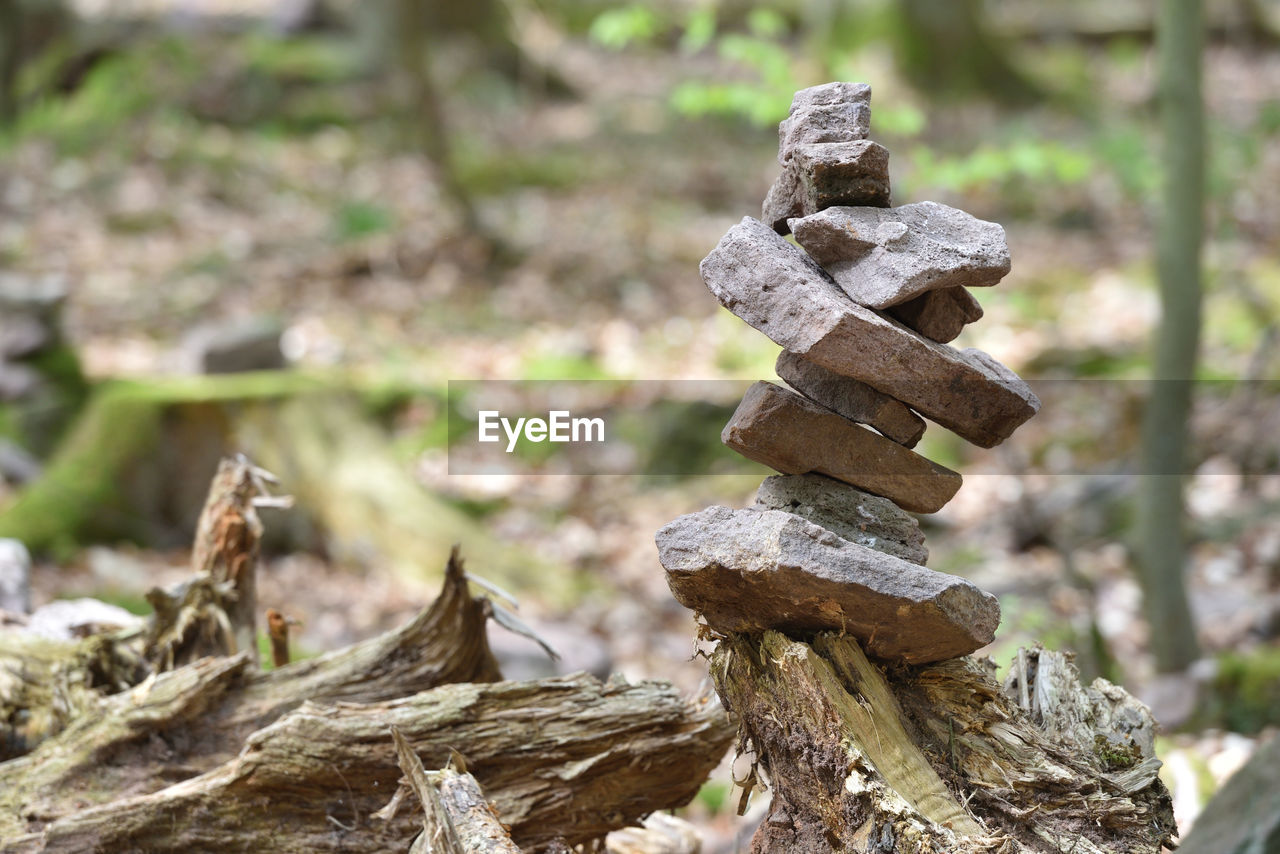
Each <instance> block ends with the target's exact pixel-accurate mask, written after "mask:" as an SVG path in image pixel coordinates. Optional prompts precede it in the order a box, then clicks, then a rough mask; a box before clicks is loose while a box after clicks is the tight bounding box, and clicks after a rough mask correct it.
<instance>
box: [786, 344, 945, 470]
mask: <svg viewBox="0 0 1280 854" xmlns="http://www.w3.org/2000/svg"><path fill="white" fill-rule="evenodd" d="M773 369H774V371H776V372H777V374H778V376H780V377H782V378H783V379H784V380H786V381H787V385H789V386H791V387H792V388H794V389H795V390H796V391H798V392H800V393H801V394H802V395H804V396H805V397H807V398H809V399H810V400H812V401H813V402H814V403H816V404H818V405H820V406H825V407H826V408H827V409H830V410H832V411H834V412H838V413H840V414H841V415H843V416H844V417H845V418H848V419H849V420H850V421H856V422H858V423H859V424H868V425H870V426H872V427H874V428H875V429H876V430H878V431H880V433H882V434H883V435H885V436H887V437H889V438H890V439H892V440H893V441H895V442H897V443H898V444H899V445H903V446H905V447H908V448H914V447H915V446H916V443H917V442H919V441H920V437H921V436H923V435H924V427H925V424H924V419H923V418H921V417H920V416H919V415H916V414H915V413H914V412H912V411H911V410H910V409H909V408H908V407H907V405H906V404H905V403H903V402H902V401H900V400H894V399H893V398H892V397H889V395H887V394H881V393H880V392H878V391H876V390H875V389H873V388H872V387H871V386H869V385H867V384H866V383H862V382H858V381H857V380H854V379H850V378H849V377H842V376H840V375H839V374H836V373H832V372H831V371H829V370H827V369H826V368H824V367H822V366H821V365H819V364H817V363H815V362H810V361H809V360H808V359H806V358H804V357H803V356H797V355H796V354H795V353H792V352H791V351H790V350H783V351H782V352H781V353H779V354H778V361H777V363H776V364H775V365H774V368H773Z"/></svg>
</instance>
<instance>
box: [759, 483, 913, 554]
mask: <svg viewBox="0 0 1280 854" xmlns="http://www.w3.org/2000/svg"><path fill="white" fill-rule="evenodd" d="M755 506H756V507H757V508H759V509H763V510H782V511H785V512H787V513H794V514H795V515H797V516H801V517H803V518H805V519H808V520H809V521H810V522H813V523H814V524H815V525H821V526H822V527H824V528H826V529H827V530H828V531H831V532H832V533H833V534H837V535H839V536H840V537H842V538H844V539H846V540H848V541H849V542H851V543H857V544H858V545H860V546H866V547H867V548H869V549H875V550H876V551H878V552H884V553H885V554H889V555H893V556H894V557H897V558H902V559H903V560H905V561H908V562H910V563H915V564H919V565H920V566H924V565H925V563H927V562H928V560H929V549H928V548H926V547H925V544H924V533H923V532H922V531H921V530H920V523H919V522H918V521H917V520H916V518H915V517H914V516H912V515H911V514H910V513H907V512H906V511H905V510H903V509H902V508H900V507H898V505H896V504H894V503H893V502H892V501H890V500H889V499H887V498H881V497H880V496H878V495H872V494H871V493H869V492H863V491H862V490H861V489H858V488H856V487H852V486H850V485H849V484H847V483H841V482H840V481H838V480H834V479H832V478H829V477H825V476H823V475H820V474H792V475H775V476H773V477H768V478H765V480H764V482H763V483H761V484H760V488H759V489H758V490H756V503H755Z"/></svg>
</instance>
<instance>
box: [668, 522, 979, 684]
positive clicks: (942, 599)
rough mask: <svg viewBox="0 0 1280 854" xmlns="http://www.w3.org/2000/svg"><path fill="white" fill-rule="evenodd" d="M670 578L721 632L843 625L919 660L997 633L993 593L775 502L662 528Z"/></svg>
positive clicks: (871, 648)
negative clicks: (868, 544)
mask: <svg viewBox="0 0 1280 854" xmlns="http://www.w3.org/2000/svg"><path fill="white" fill-rule="evenodd" d="M656 541H657V544H658V558H659V560H660V561H661V562H662V566H663V568H664V569H666V571H667V584H668V585H669V586H670V587H671V592H672V593H673V594H674V595H675V597H676V599H677V600H679V602H680V603H681V604H682V605H684V606H685V607H686V608H691V609H693V610H694V611H697V612H698V613H700V614H702V616H703V618H705V619H706V621H707V624H708V625H709V626H711V628H713V629H715V630H716V631H718V632H723V633H729V632H760V631H764V630H765V629H780V630H783V631H793V632H795V631H824V630H836V631H845V632H848V633H849V634H851V635H853V636H854V637H856V638H858V640H859V641H860V642H861V643H862V645H863V647H864V648H865V649H866V651H867V653H868V654H869V655H872V656H875V657H877V658H881V659H888V660H891V661H905V662H907V663H908V664H925V663H927V662H931V661H942V660H945V659H948V658H955V657H957V656H961V655H966V654H968V653H970V652H973V651H974V650H975V649H978V648H979V647H981V646H984V645H985V644H988V643H990V642H991V640H992V638H993V637H995V630H996V626H998V625H999V623H1000V605H999V603H998V602H997V601H996V598H995V597H994V596H992V595H991V594H989V593H984V592H983V591H982V590H980V589H978V588H977V587H975V586H974V585H973V584H971V583H969V582H968V581H965V580H964V579H962V578H958V577H956V576H954V575H945V574H943V573H941V572H934V571H933V570H929V569H925V568H924V567H920V566H916V565H915V564H912V563H907V562H906V561H904V560H899V559H898V558H895V557H893V556H891V555H887V554H884V553H882V552H878V551H875V550H873V549H869V548H866V547H865V546H860V545H858V544H857V543H851V542H849V541H848V540H845V539H843V538H841V537H839V536H837V535H835V534H834V533H832V532H831V531H828V530H825V529H823V528H821V527H819V526H818V525H815V524H813V523H812V522H808V521H806V520H804V519H802V518H800V517H799V516H796V515H794V514H791V513H784V512H782V511H781V510H754V509H747V510H730V509H729V508H727V507H708V508H707V509H705V510H702V511H700V512H698V513H691V514H689V515H687V516H681V517H680V518H679V519H676V520H675V521H673V522H671V523H670V524H668V525H667V526H665V527H664V528H662V529H661V530H660V531H658V534H657V537H656Z"/></svg>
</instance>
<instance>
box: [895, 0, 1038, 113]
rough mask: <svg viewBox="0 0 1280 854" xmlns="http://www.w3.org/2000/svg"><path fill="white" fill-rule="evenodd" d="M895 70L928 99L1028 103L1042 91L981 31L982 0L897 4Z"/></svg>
mask: <svg viewBox="0 0 1280 854" xmlns="http://www.w3.org/2000/svg"><path fill="white" fill-rule="evenodd" d="M898 14H899V16H900V19H899V21H898V29H899V32H898V33H897V44H896V46H895V50H896V54H897V61H898V67H899V68H900V69H901V71H902V73H903V74H904V75H905V76H906V78H907V79H908V80H910V81H911V82H912V84H913V85H914V86H915V87H916V88H917V89H919V90H920V91H921V92H922V93H923V94H924V95H926V96H928V97H931V98H945V97H947V96H954V95H962V96H970V97H975V96H977V97H987V98H992V99H995V100H999V101H1003V102H1006V103H1010V104H1029V103H1034V102H1035V101H1037V100H1039V99H1040V98H1041V97H1042V95H1043V93H1042V92H1041V91H1040V89H1039V87H1037V86H1036V85H1035V84H1034V83H1032V82H1031V81H1030V80H1029V79H1028V78H1027V77H1026V75H1024V74H1023V73H1022V72H1021V71H1019V70H1018V68H1017V67H1016V66H1015V65H1014V64H1013V63H1012V62H1011V61H1010V59H1009V57H1008V53H1007V50H1008V48H1007V45H1005V44H1003V43H1002V42H1001V40H1000V39H999V38H997V37H996V36H995V35H994V34H993V33H992V32H991V31H990V29H989V28H988V27H987V25H986V21H985V19H984V16H983V10H982V0H903V2H902V3H901V4H900V5H899V6H898Z"/></svg>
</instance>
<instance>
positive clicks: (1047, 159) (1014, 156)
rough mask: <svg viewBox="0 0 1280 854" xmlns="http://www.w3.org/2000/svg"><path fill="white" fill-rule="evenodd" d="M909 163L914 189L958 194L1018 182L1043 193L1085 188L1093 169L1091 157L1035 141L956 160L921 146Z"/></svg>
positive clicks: (1020, 141)
mask: <svg viewBox="0 0 1280 854" xmlns="http://www.w3.org/2000/svg"><path fill="white" fill-rule="evenodd" d="M908 157H909V158H910V162H911V169H912V182H913V183H914V184H920V185H927V186H930V187H941V188H943V189H946V190H949V191H951V192H957V193H963V192H968V191H972V190H975V189H980V188H984V187H990V186H992V185H1008V184H1011V183H1013V182H1027V183H1031V184H1034V185H1035V186H1036V187H1037V188H1038V189H1043V188H1045V187H1052V186H1069V185H1072V184H1080V183H1083V182H1084V181H1085V179H1086V178H1088V177H1089V174H1090V173H1091V172H1092V171H1093V169H1094V161H1093V158H1092V157H1091V156H1090V155H1088V154H1086V153H1084V152H1082V151H1078V150H1075V149H1073V148H1070V147H1068V146H1066V145H1063V144H1062V143H1060V142H1057V141H1055V140H1043V139H1037V138H1032V137H1023V138H1019V139H1015V140H1013V141H1011V142H1010V143H1008V144H1007V145H1004V146H996V145H984V146H981V147H979V148H977V149H975V150H974V151H972V152H969V153H967V154H960V155H952V156H946V155H939V154H937V153H936V152H935V151H934V150H933V149H932V148H930V147H928V146H924V145H917V146H914V147H913V148H912V149H911V151H910V153H909V155H908Z"/></svg>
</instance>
